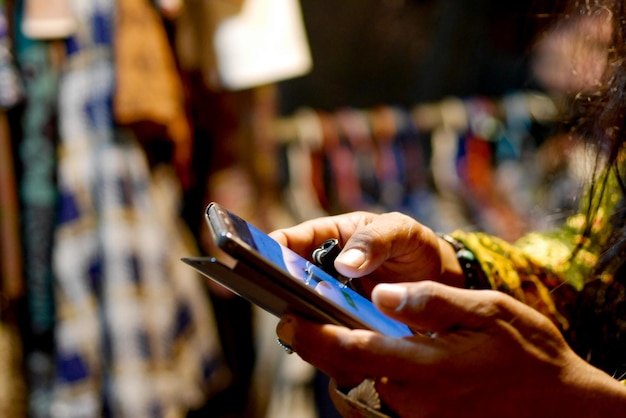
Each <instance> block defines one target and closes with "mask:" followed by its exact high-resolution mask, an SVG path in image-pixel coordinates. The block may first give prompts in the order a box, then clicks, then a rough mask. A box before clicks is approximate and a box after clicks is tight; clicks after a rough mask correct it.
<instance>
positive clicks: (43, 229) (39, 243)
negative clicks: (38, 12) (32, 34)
mask: <svg viewBox="0 0 626 418" xmlns="http://www.w3.org/2000/svg"><path fill="white" fill-rule="evenodd" d="M25 7H26V4H25V3H24V2H23V1H18V2H17V3H16V18H15V21H16V22H21V21H23V15H24V9H25ZM15 45H16V58H17V60H18V62H19V67H20V69H21V74H22V79H23V83H24V93H25V100H24V106H23V113H22V115H21V125H22V132H21V139H20V141H19V143H18V146H17V151H18V154H19V160H20V163H21V177H20V181H19V194H20V203H21V209H22V213H21V218H22V219H21V220H22V230H21V234H22V241H23V246H24V253H23V263H24V274H25V283H26V296H27V301H28V313H29V320H28V322H27V327H28V330H27V335H28V336H29V338H28V340H27V342H28V343H27V344H26V346H25V350H26V362H27V373H28V380H29V385H28V390H29V396H28V398H29V408H30V414H31V416H32V417H34V418H37V417H42V418H44V417H47V416H48V414H49V410H50V399H51V396H52V386H53V375H54V356H53V349H54V346H53V345H54V321H55V312H54V295H53V290H52V288H53V278H52V274H53V273H52V246H53V234H54V227H55V222H56V204H57V189H56V141H57V129H56V113H57V103H56V100H57V83H58V75H59V68H58V63H57V62H56V61H55V60H54V59H53V57H54V55H55V48H57V47H59V46H62V45H60V44H57V43H52V42H48V41H41V40H34V39H30V38H27V37H26V36H25V35H24V33H23V27H22V25H20V24H16V25H15Z"/></svg>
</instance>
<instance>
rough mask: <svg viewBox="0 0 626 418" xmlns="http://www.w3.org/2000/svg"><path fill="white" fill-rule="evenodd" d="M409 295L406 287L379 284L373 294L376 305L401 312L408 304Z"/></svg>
mask: <svg viewBox="0 0 626 418" xmlns="http://www.w3.org/2000/svg"><path fill="white" fill-rule="evenodd" d="M407 298H408V294H407V291H406V288H405V287H404V286H398V285H394V284H386V283H382V284H379V285H378V286H376V287H375V288H374V291H373V292H372V300H373V301H374V303H376V304H377V305H379V306H381V307H385V308H387V309H392V310H394V311H396V312H400V311H401V310H402V309H404V306H405V305H406V303H407Z"/></svg>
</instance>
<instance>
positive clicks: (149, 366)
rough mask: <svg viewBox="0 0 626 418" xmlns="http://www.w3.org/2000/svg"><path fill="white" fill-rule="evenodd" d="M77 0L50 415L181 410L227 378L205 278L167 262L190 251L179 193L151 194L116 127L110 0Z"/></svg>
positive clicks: (66, 81)
mask: <svg viewBox="0 0 626 418" xmlns="http://www.w3.org/2000/svg"><path fill="white" fill-rule="evenodd" d="M73 4H74V13H75V16H76V19H77V25H78V30H77V32H76V36H73V37H71V38H69V39H68V42H67V56H66V61H65V68H64V71H63V73H62V77H61V80H60V86H59V128H60V147H59V168H58V187H59V193H60V204H59V205H60V206H59V221H58V226H57V229H56V235H55V238H56V240H55V247H54V254H53V255H54V272H55V278H56V283H55V284H56V286H55V291H56V303H57V326H56V329H55V332H56V339H55V342H56V345H55V352H56V364H57V370H56V377H57V380H56V385H55V392H54V398H53V405H52V409H51V416H53V417H99V416H115V417H139V418H141V417H182V416H184V415H185V413H186V411H188V410H189V409H191V408H195V407H198V406H200V404H201V403H202V402H203V401H204V400H205V398H206V396H207V395H208V394H209V393H210V391H211V390H214V389H216V388H217V387H218V386H220V385H223V384H224V380H223V379H222V371H223V370H224V369H223V368H222V367H221V365H222V362H221V360H220V351H219V344H218V340H217V336H216V335H215V332H214V329H213V328H212V327H211V322H210V319H208V318H210V317H209V314H208V312H210V309H209V306H207V303H208V302H207V299H206V297H205V294H204V292H203V289H202V288H201V287H200V283H199V282H198V281H197V280H199V279H198V278H197V277H193V278H191V277H189V276H184V275H181V271H178V270H177V269H176V266H177V265H176V264H174V265H173V264H172V257H175V256H179V255H180V254H177V252H178V251H183V250H180V245H179V243H180V242H181V240H182V237H181V236H180V232H179V231H180V229H179V228H177V227H173V226H172V224H171V222H173V220H172V216H173V215H172V209H171V206H170V205H172V201H175V200H171V199H173V196H168V197H162V195H161V197H159V198H158V200H157V198H155V195H154V194H153V193H152V192H151V184H154V183H152V182H153V179H152V178H151V176H150V172H149V169H148V165H147V161H146V158H145V154H144V152H143V150H142V149H141V148H140V147H139V146H138V145H137V144H136V143H135V141H133V140H132V138H130V137H129V135H127V134H125V133H124V132H122V131H120V130H118V129H116V128H115V127H114V124H113V109H112V99H113V91H114V81H115V73H114V66H113V49H112V45H113V39H114V27H113V23H114V16H115V5H114V1H113V0H96V1H91V2H83V1H80V0H77V1H76V2H74V3H73ZM161 199H164V200H163V201H161ZM175 199H178V198H175ZM166 208H170V209H169V210H166ZM163 213H166V214H168V220H164V219H162V216H161V215H162V214H163ZM168 221H169V222H168ZM186 252H187V250H185V253H186Z"/></svg>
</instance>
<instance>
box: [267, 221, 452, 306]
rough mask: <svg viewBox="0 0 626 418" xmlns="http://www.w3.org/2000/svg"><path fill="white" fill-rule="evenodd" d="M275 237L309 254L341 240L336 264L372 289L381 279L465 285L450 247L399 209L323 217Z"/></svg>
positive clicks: (305, 255) (299, 252)
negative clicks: (321, 246) (329, 240)
mask: <svg viewBox="0 0 626 418" xmlns="http://www.w3.org/2000/svg"><path fill="white" fill-rule="evenodd" d="M270 235H271V236H272V238H274V239H276V240H277V241H278V242H280V243H281V244H283V245H285V246H287V247H289V248H291V249H292V250H294V251H295V252H297V253H298V254H300V255H302V256H304V257H306V258H310V255H311V253H312V252H313V250H314V249H316V248H317V247H319V246H320V245H321V244H322V243H323V242H324V241H326V240H327V239H330V238H337V239H339V242H340V245H341V246H342V247H343V250H342V252H341V253H340V254H339V256H338V257H337V259H336V260H335V268H336V269H337V271H338V272H339V273H340V274H342V275H344V276H346V277H351V278H362V280H361V282H362V283H361V284H362V285H363V287H364V289H365V290H366V291H367V292H368V293H370V292H371V290H372V288H373V287H374V286H375V285H376V284H378V283H381V282H410V281H419V280H427V279H428V280H436V281H440V282H443V283H447V284H451V285H456V286H461V287H462V286H463V285H464V279H463V276H462V274H461V272H460V267H459V264H458V261H457V260H456V257H455V256H454V252H453V250H452V248H451V247H450V245H449V244H448V243H446V242H445V241H443V240H442V239H440V238H438V237H437V235H436V234H435V233H434V232H433V231H432V230H430V229H429V228H427V227H425V226H424V225H422V224H420V223H419V222H417V221H416V220H415V219H413V218H411V217H409V216H407V215H403V214H401V213H398V212H393V213H385V214H380V215H378V214H373V213H368V212H353V213H348V214H345V215H338V216H331V217H325V218H319V219H314V220H311V221H307V222H304V223H301V224H299V225H297V226H294V227H291V228H287V229H282V230H278V231H274V232H272V233H271V234H270ZM367 296H369V294H368V295H367Z"/></svg>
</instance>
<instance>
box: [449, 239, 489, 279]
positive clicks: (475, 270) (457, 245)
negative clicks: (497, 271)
mask: <svg viewBox="0 0 626 418" xmlns="http://www.w3.org/2000/svg"><path fill="white" fill-rule="evenodd" d="M439 247H440V253H441V259H442V282H443V283H446V282H448V281H449V282H452V283H453V284H454V285H455V286H457V287H464V288H467V289H491V284H490V282H489V279H488V278H487V275H486V274H485V272H484V271H483V269H482V267H481V266H480V263H479V261H478V259H477V258H476V256H475V255H474V253H473V252H472V251H471V250H469V249H468V248H467V247H465V245H464V244H463V243H462V242H460V241H458V240H457V239H455V238H454V237H452V236H451V235H448V234H442V235H439ZM452 283H447V284H452Z"/></svg>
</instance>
